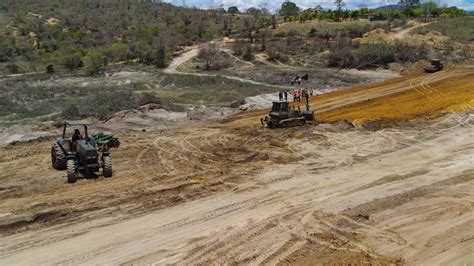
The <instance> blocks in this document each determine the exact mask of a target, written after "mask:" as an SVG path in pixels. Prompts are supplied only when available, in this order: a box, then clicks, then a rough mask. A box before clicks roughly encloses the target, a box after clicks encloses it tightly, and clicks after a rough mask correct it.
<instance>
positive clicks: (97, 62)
mask: <svg viewBox="0 0 474 266" xmlns="http://www.w3.org/2000/svg"><path fill="white" fill-rule="evenodd" d="M83 61H84V64H85V67H86V72H87V74H89V75H97V74H99V73H101V72H103V71H104V70H105V67H106V61H105V56H104V55H103V54H102V53H100V52H96V51H92V52H89V53H88V54H87V55H86V56H85V57H84V59H83Z"/></svg>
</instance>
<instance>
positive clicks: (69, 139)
mask: <svg viewBox="0 0 474 266" xmlns="http://www.w3.org/2000/svg"><path fill="white" fill-rule="evenodd" d="M88 125H90V123H88V122H86V121H65V122H64V125H63V134H62V138H60V139H59V140H58V142H59V144H60V145H61V146H62V147H63V149H64V150H65V151H67V152H79V149H87V150H95V149H96V148H95V146H96V144H95V139H94V137H90V136H89V133H88ZM76 130H77V131H76ZM76 132H78V133H79V134H80V136H75V135H76Z"/></svg>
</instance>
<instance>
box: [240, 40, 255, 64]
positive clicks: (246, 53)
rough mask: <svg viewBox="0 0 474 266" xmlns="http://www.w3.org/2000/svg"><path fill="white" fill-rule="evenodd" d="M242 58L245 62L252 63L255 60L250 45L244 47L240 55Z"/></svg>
mask: <svg viewBox="0 0 474 266" xmlns="http://www.w3.org/2000/svg"><path fill="white" fill-rule="evenodd" d="M242 58H243V59H244V60H246V61H252V60H253V59H254V58H255V55H254V54H253V49H252V45H250V44H249V45H247V47H245V51H244V54H243V55H242Z"/></svg>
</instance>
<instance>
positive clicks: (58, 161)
mask: <svg viewBox="0 0 474 266" xmlns="http://www.w3.org/2000/svg"><path fill="white" fill-rule="evenodd" d="M51 164H52V165H53V168H54V169H56V170H66V168H67V166H66V156H65V155H64V152H63V150H62V149H61V147H59V145H58V144H57V143H55V144H54V145H53V147H52V148H51Z"/></svg>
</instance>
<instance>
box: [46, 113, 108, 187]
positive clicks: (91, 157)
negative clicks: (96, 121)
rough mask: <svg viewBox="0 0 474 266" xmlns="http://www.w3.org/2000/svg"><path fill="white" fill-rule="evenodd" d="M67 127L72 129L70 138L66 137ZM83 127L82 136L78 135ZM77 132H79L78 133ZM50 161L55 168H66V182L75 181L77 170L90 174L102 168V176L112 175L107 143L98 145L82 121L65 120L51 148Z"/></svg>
mask: <svg viewBox="0 0 474 266" xmlns="http://www.w3.org/2000/svg"><path fill="white" fill-rule="evenodd" d="M68 128H73V129H74V135H73V136H72V138H71V139H67V138H66V133H68V132H67V131H68ZM79 128H82V129H83V132H84V136H81V135H80V130H79ZM78 133H79V134H78ZM51 162H52V165H53V168H55V169H56V170H67V181H68V183H75V182H76V180H77V174H78V172H80V171H81V172H84V173H85V174H86V175H87V174H92V173H94V172H98V171H99V170H100V168H102V173H103V175H104V177H112V161H111V160H110V149H109V147H108V145H99V144H97V141H96V139H95V138H94V137H92V136H89V135H88V132H87V124H86V123H83V122H72V121H71V122H65V123H64V127H63V135H62V138H59V139H58V140H57V141H56V143H54V144H53V147H52V148H51Z"/></svg>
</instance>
